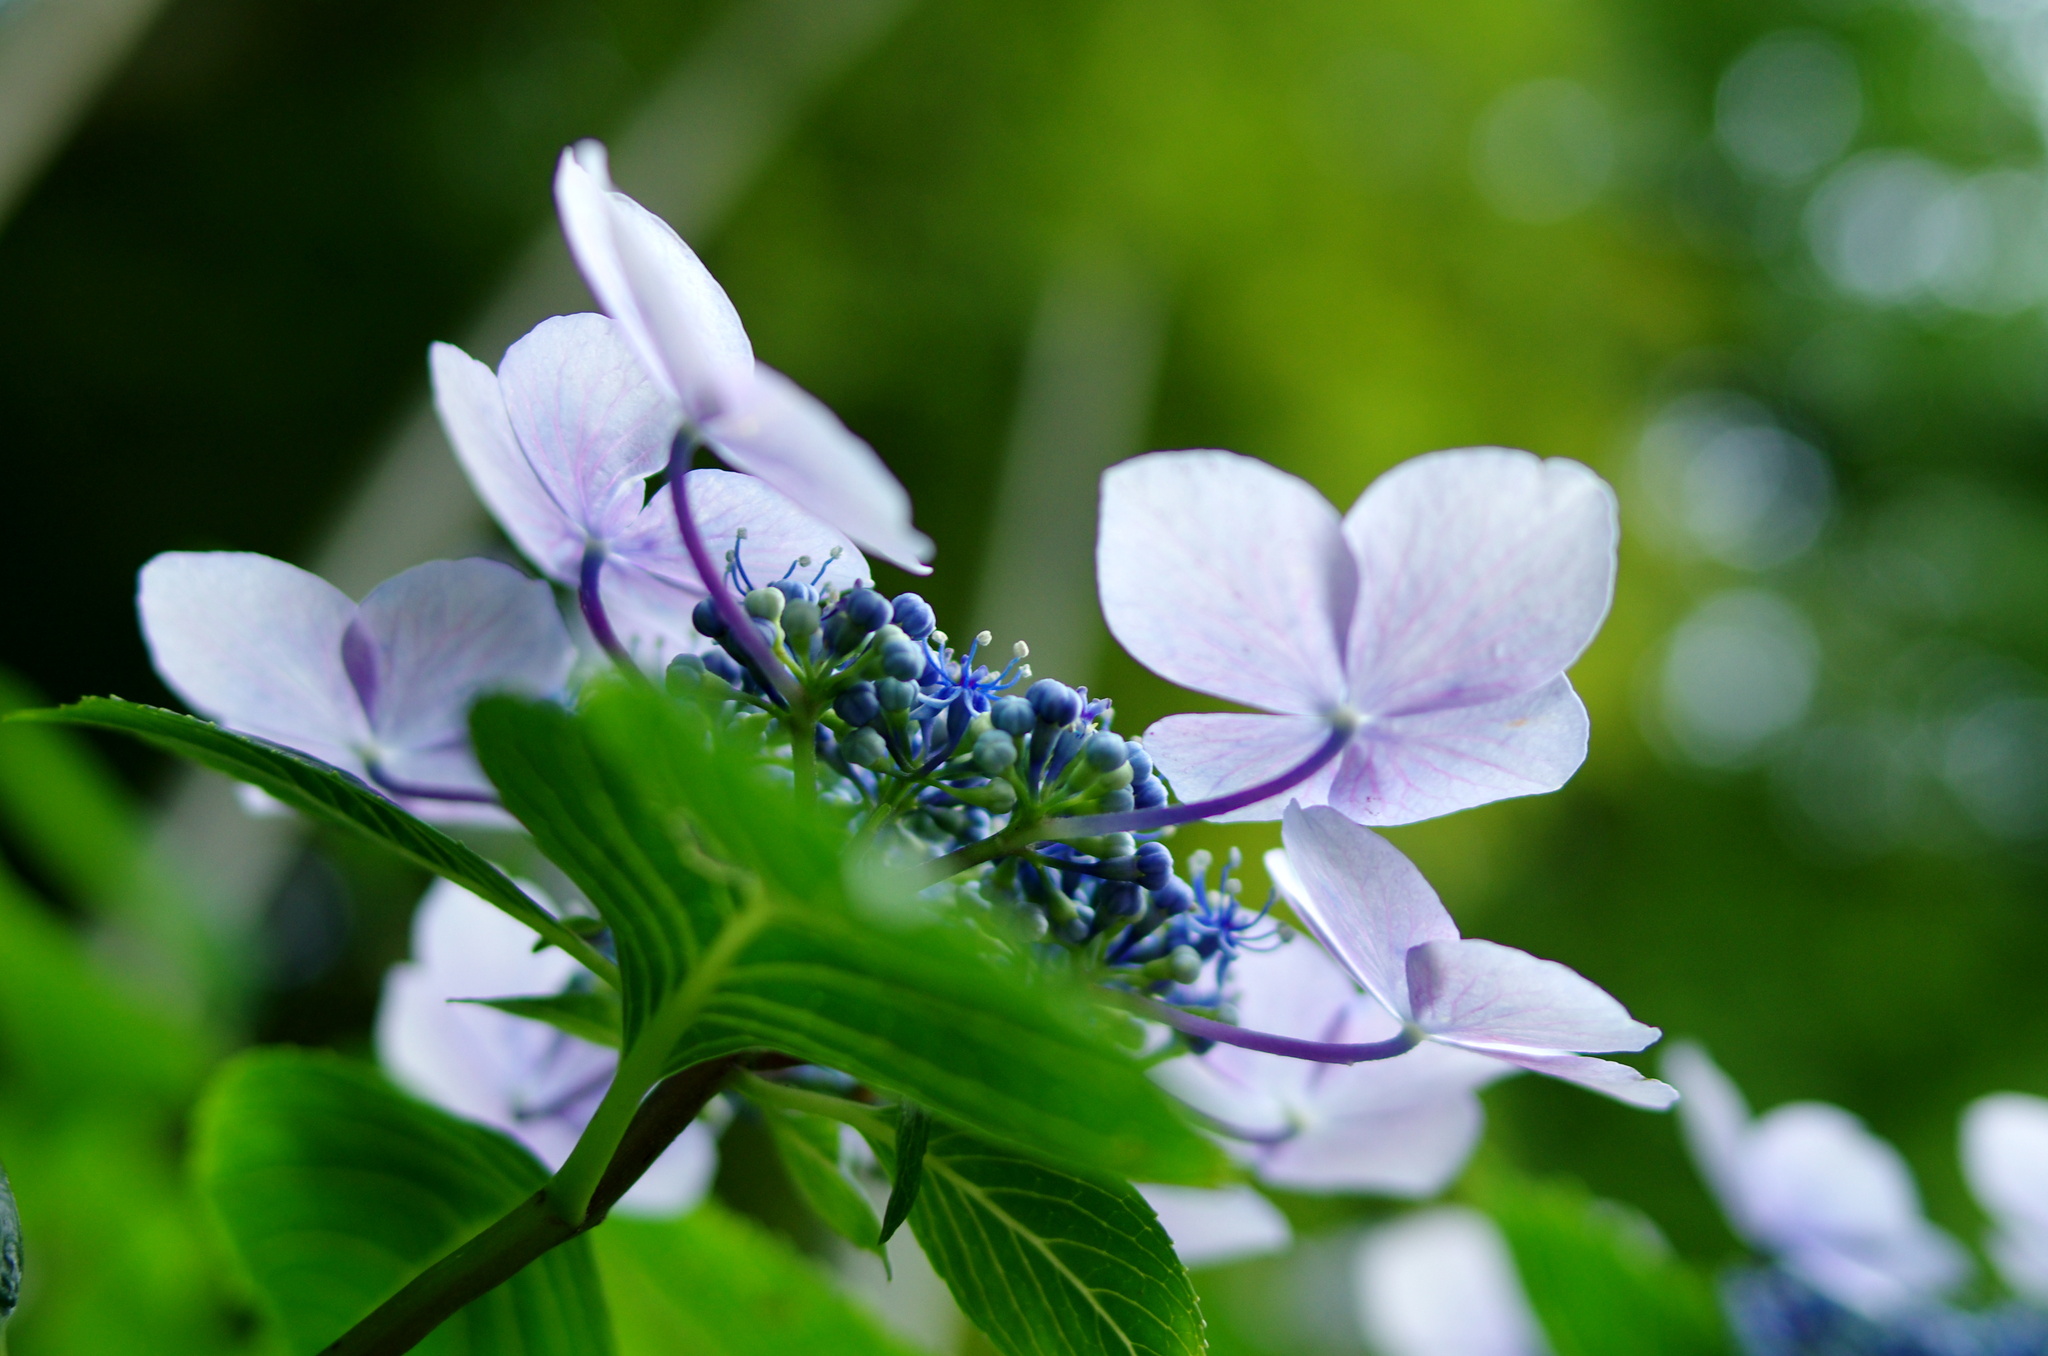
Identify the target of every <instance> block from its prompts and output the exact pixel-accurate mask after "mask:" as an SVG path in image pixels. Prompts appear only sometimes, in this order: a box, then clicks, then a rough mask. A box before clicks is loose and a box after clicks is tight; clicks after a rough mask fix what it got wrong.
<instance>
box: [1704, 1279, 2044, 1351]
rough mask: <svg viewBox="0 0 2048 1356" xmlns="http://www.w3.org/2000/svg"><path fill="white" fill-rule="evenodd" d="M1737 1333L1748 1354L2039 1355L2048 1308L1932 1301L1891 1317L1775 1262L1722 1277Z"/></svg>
mask: <svg viewBox="0 0 2048 1356" xmlns="http://www.w3.org/2000/svg"><path fill="white" fill-rule="evenodd" d="M1722 1301H1723V1305H1724V1307H1725V1308H1726V1310H1727V1313H1728V1318H1729V1322H1730V1325H1731V1326H1732V1327H1733V1328H1734V1329H1735V1335H1736V1338H1737V1340H1738V1341H1739V1342H1740V1343H1741V1345H1742V1349H1743V1351H1745V1352H1748V1353H1751V1356H2040V1353H2041V1352H2043V1351H2048V1315H2043V1314H2042V1312H2041V1311H2040V1310H2038V1309H2035V1308H2031V1307H2029V1306H2027V1305H2024V1304H2005V1305H2001V1306H1999V1307H1996V1308H1992V1309H1986V1310H1976V1311H1970V1310H1963V1309H1955V1308H1951V1307H1949V1306H1948V1305H1945V1304H1928V1305H1922V1306H1919V1307H1915V1308H1911V1309H1908V1310H1907V1311H1906V1312H1904V1313H1902V1314H1899V1315H1895V1316H1890V1317H1886V1318H1881V1319H1879V1318H1867V1317H1865V1316H1864V1315H1862V1314H1859V1313H1856V1312H1854V1311H1852V1310H1849V1309H1846V1308H1844V1307H1843V1306H1842V1305H1840V1304H1838V1303H1836V1302H1835V1301H1834V1300H1831V1299H1829V1298H1828V1297H1827V1296H1825V1295H1823V1294H1821V1293H1820V1292H1819V1291H1817V1290H1815V1289H1814V1288H1813V1287H1811V1286H1809V1285H1807V1284H1806V1283H1805V1282H1804V1281H1801V1280H1799V1279H1798V1278H1797V1277H1795V1276H1792V1275H1790V1274H1789V1273H1787V1272H1784V1271H1780V1270H1778V1269H1776V1268H1774V1267H1753V1268H1749V1269H1746V1270H1742V1271H1737V1272H1735V1273H1733V1274H1731V1275H1730V1276H1729V1277H1728V1278H1727V1279H1726V1280H1725V1281H1724V1282H1723V1283H1722Z"/></svg>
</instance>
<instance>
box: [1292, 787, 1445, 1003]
mask: <svg viewBox="0 0 2048 1356" xmlns="http://www.w3.org/2000/svg"><path fill="white" fill-rule="evenodd" d="M1282 841H1284V842H1285V843H1286V844H1287V856H1286V865H1287V867H1290V868H1292V872H1291V878H1290V879H1287V880H1282V879H1281V878H1280V877H1277V876H1276V877H1275V883H1276V884H1278V885H1279V886H1280V888H1281V891H1282V893H1283V894H1285V895H1286V897H1287V902H1288V903H1289V904H1290V905H1292V906H1293V908H1294V912H1295V914H1296V916H1298V917H1299V918H1300V919H1301V921H1302V922H1303V923H1305V924H1307V926H1308V928H1309V930H1310V931H1312V932H1314V933H1315V935H1316V939H1317V940H1318V941H1320V942H1322V944H1323V946H1324V947H1325V948H1326V949H1327V950H1328V951H1329V952H1330V954H1331V955H1333V956H1335V957H1336V958H1337V959H1338V960H1339V961H1340V962H1342V963H1343V965H1344V968H1345V969H1347V970H1349V971H1350V972H1351V975H1352V978H1354V979H1356V980H1357V981H1358V982H1359V983H1360V984H1362V985H1364V986H1365V989H1366V991H1367V992H1368V993H1370V994H1371V995H1372V996H1373V997H1374V998H1377V999H1378V1000H1379V1001H1380V1002H1381V1003H1383V1004H1385V1005H1386V1008H1387V1010H1388V1011H1389V1012H1391V1013H1393V1014H1394V1015H1395V1016H1396V1017H1399V1018H1401V1019H1402V1020H1403V1021H1407V1020H1411V1019H1413V1018H1414V1016H1415V1015H1416V1014H1415V1011H1414V1009H1413V1008H1412V1007H1411V1005H1410V999H1409V993H1408V988H1409V983H1410V979H1409V973H1408V965H1407V959H1406V958H1407V956H1408V953H1409V951H1410V949H1411V948H1413V947H1417V946H1420V945H1423V944H1424V943H1428V942H1438V941H1442V942H1453V943H1455V942H1456V941H1457V938H1458V926H1457V924H1455V923H1453V922H1452V921H1451V916H1450V914H1449V913H1447V912H1445V911H1444V906H1443V903H1442V901H1441V900H1439V899H1438V898H1437V896H1436V891H1434V890H1432V889H1430V888H1429V882H1428V881H1426V880H1424V879H1423V878H1422V873H1421V872H1420V871H1417V870H1416V869H1415V864H1414V863H1413V862H1410V861H1409V860H1408V859H1407V858H1406V857H1404V856H1402V855H1401V852H1400V849H1398V848H1396V847H1395V846H1394V845H1393V844H1392V843H1389V842H1388V841H1387V840H1386V839H1384V838H1382V837H1380V836H1379V835H1378V834H1376V833H1374V832H1372V831H1371V830H1370V829H1362V828H1360V827H1359V826H1358V825H1356V824H1354V823H1352V822H1351V821H1350V820H1348V819H1346V818H1345V817H1344V816H1343V815H1340V814H1338V813H1337V812H1336V811H1335V810H1331V809H1327V808H1322V807H1317V808H1311V809H1303V808H1301V807H1300V806H1298V805H1290V806H1288V807H1287V814H1286V817H1285V820H1284V822H1283V828H1282Z"/></svg>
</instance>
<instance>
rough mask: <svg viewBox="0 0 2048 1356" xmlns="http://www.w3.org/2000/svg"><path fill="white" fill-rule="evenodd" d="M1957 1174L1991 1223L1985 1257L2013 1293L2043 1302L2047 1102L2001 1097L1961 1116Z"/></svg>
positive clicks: (2047, 1235) (2047, 1286)
mask: <svg viewBox="0 0 2048 1356" xmlns="http://www.w3.org/2000/svg"><path fill="white" fill-rule="evenodd" d="M1963 1175H1964V1176H1965V1177H1966V1178H1968V1179H1969V1183H1970V1190H1971V1191H1972V1192H1973V1193H1975V1195H1976V1197H1977V1200H1978V1203H1979V1204H1981V1205H1982V1206H1983V1207H1984V1211H1985V1213H1986V1214H1988V1215H1990V1216H1991V1218H1992V1220H1993V1222H1994V1223H1995V1224H1996V1226H1997V1229H1996V1232H1995V1233H1994V1234H1993V1235H1992V1237H1991V1239H1990V1241H1989V1243H1988V1245H1987V1247H1986V1249H1985V1250H1986V1251H1987V1252H1989V1253H1990V1254H1991V1260H1992V1261H1993V1262H1995V1263H1996V1264H1997V1266H1998V1271H1999V1274H2000V1275H2002V1276H2003V1277H2005V1282H2006V1284H2007V1285H2010V1286H2011V1287H2012V1288H2013V1290H2014V1291H2015V1292H2017V1293H2019V1294H2021V1295H2024V1296H2025V1297H2026V1298H2028V1299H2030V1300H2032V1301H2033V1302H2034V1303H2036V1304H2048V1101H2044V1100H2043V1099H2041V1098H2039V1097H2029V1096H2027V1095H2026V1094H2025V1093H2019V1092H2000V1093H1994V1094H1993V1095H1991V1096H1989V1097H1982V1098H1979V1099H1978V1100H1977V1101H1975V1102H1972V1103H1971V1104H1970V1107H1969V1109H1968V1110H1967V1111H1965V1112H1964V1113H1963Z"/></svg>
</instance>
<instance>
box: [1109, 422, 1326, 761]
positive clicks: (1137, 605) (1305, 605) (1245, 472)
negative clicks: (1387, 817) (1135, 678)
mask: <svg viewBox="0 0 2048 1356" xmlns="http://www.w3.org/2000/svg"><path fill="white" fill-rule="evenodd" d="M1096 541H1097V545H1096V553H1095V570H1096V579H1097V587H1098V588H1099V590H1100V593H1101V598H1102V615H1103V617H1104V619H1105V620H1107V621H1108V623H1109V629H1110V632H1111V634H1113V635H1114V636H1115V637H1116V638H1117V640H1118V641H1119V642H1120V643H1121V644H1122V645H1123V647H1124V648H1125V649H1126V650H1128V651H1130V653H1131V655H1132V657H1133V658H1135V659H1136V660H1137V661H1138V662H1139V663H1141V664H1143V665H1144V666H1145V667H1147V668H1149V669H1151V670H1152V671H1153V672H1154V673H1157V674H1159V675H1160V676H1161V677H1163V678H1166V679H1168V680H1170V681H1172V682H1175V683H1178V684H1180V685H1181V686H1182V687H1188V688H1193V689H1194V690H1195V691H1197V692H1206V693H1209V694H1211V695H1212V696H1217V697H1223V698H1227V699H1229V700H1231V701H1238V702H1243V703H1245V704H1246V705H1248V706H1258V707H1263V708H1265V709H1266V710H1269V711H1278V712H1282V713H1286V714H1290V715H1304V716H1321V715H1325V714H1327V713H1329V712H1330V711H1332V710H1334V709H1335V708H1336V707H1337V706H1339V705H1341V704H1342V703H1343V702H1344V700H1345V698H1346V690H1345V682H1344V670H1343V650H1342V644H1343V632H1344V626H1345V624H1346V620H1347V617H1348V614H1349V612H1350V610H1351V607H1352V598H1353V593H1354V591H1355V589H1356V580H1355V578H1354V571H1353V567H1352V563H1351V557H1350V553H1349V552H1348V551H1347V550H1346V549H1345V546H1344V541H1343V536H1342V533H1341V530H1340V528H1339V524H1338V520H1337V511H1336V510H1335V509H1334V508H1332V507H1331V506H1330V503H1329V501H1328V500H1326V499H1324V498H1323V496H1322V495H1321V494H1320V493H1318V492H1317V491H1316V489H1315V487H1313V486H1311V485H1309V484H1308V483H1307V482H1305V481H1302V480H1300V479H1297V478H1296V477H1294V476H1291V475H1288V474H1287V473H1286V472H1285V471H1281V470H1278V469H1276V468H1274V467H1271V466H1268V465H1266V464H1265V463H1264V462H1261V461H1256V460H1254V459H1252V458H1250V457H1241V456H1238V455H1236V454H1235V453H1231V452H1208V451H1198V452H1153V453H1150V454H1148V455H1146V456H1142V457H1134V458H1132V459H1131V460H1130V461H1126V462H1123V463H1122V464H1120V465H1117V466H1113V467H1111V468H1110V469H1109V470H1108V471H1106V472H1104V473H1103V477H1102V506H1101V522H1100V527H1099V529H1098V534H1097V538H1096ZM1182 794H1183V799H1189V798H1190V797H1188V796H1187V795H1186V793H1185V792H1183V793H1182Z"/></svg>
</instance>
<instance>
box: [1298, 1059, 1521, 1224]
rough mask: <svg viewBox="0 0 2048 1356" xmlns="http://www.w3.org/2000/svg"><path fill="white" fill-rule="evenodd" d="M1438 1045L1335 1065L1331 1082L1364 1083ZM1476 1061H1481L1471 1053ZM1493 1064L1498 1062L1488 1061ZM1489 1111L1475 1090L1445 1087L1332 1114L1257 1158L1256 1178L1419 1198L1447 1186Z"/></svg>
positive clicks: (1305, 1187) (1301, 1187)
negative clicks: (1380, 1061) (1374, 1060)
mask: <svg viewBox="0 0 2048 1356" xmlns="http://www.w3.org/2000/svg"><path fill="white" fill-rule="evenodd" d="M1439 1050H1441V1051H1442V1052H1443V1053H1445V1054H1451V1055H1455V1054H1458V1053H1459V1052H1458V1051H1455V1050H1451V1049H1450V1048H1449V1047H1447V1046H1435V1045H1424V1046H1422V1047H1421V1048H1419V1049H1417V1050H1414V1051H1411V1052H1410V1053H1408V1054H1405V1055H1402V1056H1401V1057H1400V1058H1398V1059H1392V1060H1388V1061H1387V1062H1386V1063H1385V1064H1384V1065H1379V1064H1357V1065H1353V1066H1351V1067H1350V1068H1341V1069H1333V1070H1332V1071H1331V1072H1330V1074H1329V1075H1328V1076H1327V1077H1328V1081H1329V1082H1330V1083H1333V1084H1338V1083H1347V1082H1348V1083H1353V1084H1357V1085H1360V1086H1361V1087H1363V1086H1365V1085H1369V1084H1371V1083H1372V1082H1374V1081H1379V1080H1376V1079H1375V1074H1377V1073H1378V1072H1379V1071H1380V1070H1382V1069H1386V1070H1391V1069H1393V1068H1395V1067H1396V1066H1399V1065H1402V1064H1405V1063H1407V1062H1408V1061H1410V1060H1413V1059H1416V1058H1417V1057H1418V1056H1424V1055H1428V1054H1431V1053H1433V1052H1435V1051H1439ZM1474 1058H1475V1059H1476V1058H1478V1057H1477V1056H1474ZM1484 1062H1485V1063H1487V1064H1492V1065H1494V1066H1495V1067H1496V1068H1498V1067H1499V1062H1498V1061H1496V1060H1486V1061H1484ZM1485 1123H1486V1113H1485V1112H1484V1111H1483V1110H1482V1109H1481V1107H1480V1105H1479V1099H1478V1098H1477V1097H1476V1096H1474V1095H1473V1094H1472V1093H1471V1092H1470V1091H1445V1092H1441V1093H1440V1094H1439V1095H1436V1096H1430V1097H1425V1098H1422V1099H1419V1100H1415V1101H1394V1102H1393V1104H1391V1105H1389V1106H1387V1107H1386V1108H1384V1109H1379V1110H1372V1111H1367V1110H1363V1109H1361V1110H1357V1111H1353V1112H1352V1113H1351V1114H1346V1115H1333V1116H1332V1117H1331V1118H1330V1119H1328V1120H1325V1121H1324V1122H1322V1123H1321V1124H1319V1125H1316V1126H1313V1127H1311V1128H1309V1129H1306V1130H1304V1131H1302V1132H1301V1133H1300V1134H1299V1135H1297V1136H1295V1137H1294V1138H1293V1139H1290V1140H1288V1141H1286V1142H1285V1143H1283V1144H1277V1145H1275V1146H1273V1148H1272V1149H1270V1150H1268V1151H1266V1152H1265V1153H1263V1154H1261V1155H1260V1156H1259V1159H1258V1164H1259V1167H1258V1172H1259V1179H1260V1180H1261V1181H1263V1182H1267V1183H1270V1184H1271V1185H1273V1186H1276V1187H1282V1188H1285V1189H1287V1190H1289V1191H1303V1192H1311V1193H1320V1192H1368V1193H1371V1194H1374V1195H1383V1196H1401V1197H1407V1198H1410V1199H1421V1198H1423V1197H1427V1196H1434V1195H1435V1194H1436V1193H1437V1192H1439V1191H1442V1190H1443V1189H1444V1188H1445V1187H1447V1186H1449V1185H1450V1184H1451V1182H1452V1180H1453V1179H1455V1178H1456V1177H1457V1175H1458V1173H1459V1172H1460V1170H1462V1169H1463V1168H1464V1166H1465V1162H1466V1160H1467V1159H1468V1158H1470V1157H1471V1155H1472V1150H1473V1149H1474V1148H1476V1147H1477V1146H1478V1144H1479V1135H1480V1132H1481V1131H1482V1130H1483V1129H1484V1128H1485Z"/></svg>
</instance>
